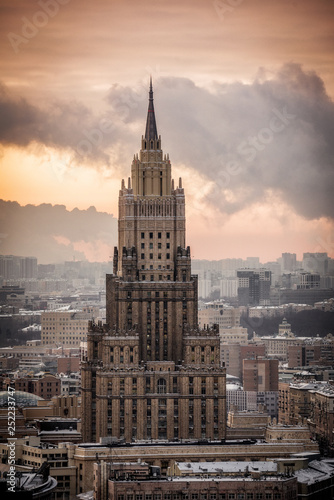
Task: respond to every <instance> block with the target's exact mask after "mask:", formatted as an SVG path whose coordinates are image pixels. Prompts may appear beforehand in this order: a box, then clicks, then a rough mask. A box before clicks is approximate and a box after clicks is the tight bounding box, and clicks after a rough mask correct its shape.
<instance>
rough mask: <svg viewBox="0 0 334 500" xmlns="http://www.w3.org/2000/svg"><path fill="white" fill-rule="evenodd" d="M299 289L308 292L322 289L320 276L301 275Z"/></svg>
mask: <svg viewBox="0 0 334 500" xmlns="http://www.w3.org/2000/svg"><path fill="white" fill-rule="evenodd" d="M297 288H298V289H301V290H305V289H306V290H308V289H309V288H320V274H317V273H300V284H299V285H297Z"/></svg>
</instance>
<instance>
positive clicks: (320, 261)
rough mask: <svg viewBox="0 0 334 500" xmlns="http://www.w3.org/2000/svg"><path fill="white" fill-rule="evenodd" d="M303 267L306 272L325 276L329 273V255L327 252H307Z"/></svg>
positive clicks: (304, 255)
mask: <svg viewBox="0 0 334 500" xmlns="http://www.w3.org/2000/svg"><path fill="white" fill-rule="evenodd" d="M302 265H303V269H304V270H305V271H308V272H310V273H319V274H320V275H322V276H323V275H325V274H327V272H328V255H327V253H326V252H306V253H304V254H303V264H302Z"/></svg>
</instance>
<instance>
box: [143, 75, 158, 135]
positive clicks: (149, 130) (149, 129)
mask: <svg viewBox="0 0 334 500" xmlns="http://www.w3.org/2000/svg"><path fill="white" fill-rule="evenodd" d="M145 139H146V140H147V141H154V140H156V139H158V131H157V124H156V122H155V114H154V105H153V87H152V76H151V77H150V91H149V99H148V111H147V121H146V130H145Z"/></svg>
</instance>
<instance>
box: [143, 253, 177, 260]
mask: <svg viewBox="0 0 334 500" xmlns="http://www.w3.org/2000/svg"><path fill="white" fill-rule="evenodd" d="M140 258H141V260H145V254H144V253H141V254H140ZM150 259H151V260H153V253H150ZM161 259H162V254H161V253H158V260H161ZM166 259H167V260H169V259H170V253H166Z"/></svg>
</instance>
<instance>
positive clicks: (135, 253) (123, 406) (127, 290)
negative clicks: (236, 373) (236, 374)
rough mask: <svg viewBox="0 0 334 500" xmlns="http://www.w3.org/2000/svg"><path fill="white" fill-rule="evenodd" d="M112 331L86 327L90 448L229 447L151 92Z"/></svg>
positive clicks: (210, 338) (214, 336) (214, 335)
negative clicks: (102, 441)
mask: <svg viewBox="0 0 334 500" xmlns="http://www.w3.org/2000/svg"><path fill="white" fill-rule="evenodd" d="M106 302H107V303H106V308H107V324H105V325H102V324H101V323H100V324H98V325H95V324H93V323H92V322H90V324H89V331H88V337H87V344H88V345H87V358H86V359H85V360H84V361H83V363H82V432H83V438H84V440H85V441H97V440H99V438H101V437H107V436H110V437H115V438H119V439H125V440H126V441H132V440H138V439H191V438H193V439H200V438H206V439H224V438H225V399H226V396H225V369H224V368H222V367H221V366H220V352H219V349H220V348H219V335H218V333H219V332H218V327H217V326H216V325H215V326H214V327H213V328H210V329H209V328H208V329H204V330H199V329H198V321H197V276H194V275H192V274H191V257H190V248H189V247H186V244H185V196H184V189H183V187H182V180H181V178H180V179H179V182H178V185H177V186H175V184H174V181H173V180H172V178H171V163H170V160H169V156H168V155H163V152H162V149H161V136H158V133H157V125H156V119H155V112H154V104H153V89H152V82H151V83H150V90H149V105H148V113H147V122H146V129H145V135H144V136H142V140H141V149H140V152H139V155H138V154H136V155H135V156H134V158H133V161H132V166H131V177H129V179H128V181H127V183H125V181H124V180H122V184H121V189H120V192H119V214H118V247H115V249H114V259H113V274H111V275H107V277H106Z"/></svg>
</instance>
